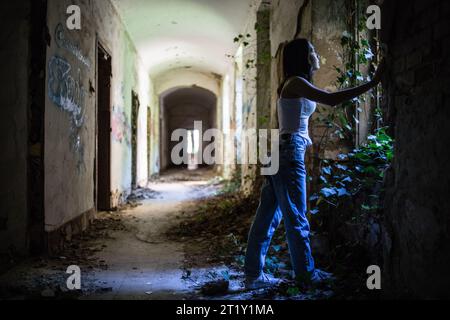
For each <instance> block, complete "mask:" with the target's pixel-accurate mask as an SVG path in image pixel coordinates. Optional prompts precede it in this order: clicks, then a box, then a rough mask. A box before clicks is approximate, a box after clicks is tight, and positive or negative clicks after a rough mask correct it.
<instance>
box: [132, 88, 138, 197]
mask: <svg viewBox="0 0 450 320" xmlns="http://www.w3.org/2000/svg"><path fill="white" fill-rule="evenodd" d="M131 98H132V101H131V187H132V188H133V189H135V188H136V187H137V140H138V118H139V106H140V103H139V96H138V94H137V93H136V92H134V91H133V92H132V93H131Z"/></svg>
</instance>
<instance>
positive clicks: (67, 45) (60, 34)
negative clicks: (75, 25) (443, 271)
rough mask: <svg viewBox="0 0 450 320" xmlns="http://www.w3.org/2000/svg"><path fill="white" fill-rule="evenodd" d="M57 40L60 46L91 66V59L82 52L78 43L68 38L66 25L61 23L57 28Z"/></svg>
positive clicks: (84, 63)
mask: <svg viewBox="0 0 450 320" xmlns="http://www.w3.org/2000/svg"><path fill="white" fill-rule="evenodd" d="M55 42H56V44H57V45H58V47H59V48H64V49H66V50H67V51H69V52H70V53H71V54H73V55H74V56H75V57H76V58H77V59H78V60H79V61H80V62H81V63H82V64H83V65H85V66H86V67H87V68H88V69H90V68H91V61H90V60H89V58H88V57H86V56H85V55H84V54H83V53H82V52H81V49H80V48H79V47H78V46H77V45H76V44H74V43H73V42H71V41H70V40H69V39H67V37H66V34H65V30H64V27H63V25H62V24H61V23H60V24H58V25H57V26H56V29H55Z"/></svg>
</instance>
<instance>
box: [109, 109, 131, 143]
mask: <svg viewBox="0 0 450 320" xmlns="http://www.w3.org/2000/svg"><path fill="white" fill-rule="evenodd" d="M114 109H116V108H114ZM117 109H119V108H117ZM111 130H112V132H111V135H112V138H113V140H114V141H116V142H118V143H125V144H126V145H127V146H129V147H131V125H130V120H129V119H128V116H127V114H126V113H125V111H113V114H112V121H111Z"/></svg>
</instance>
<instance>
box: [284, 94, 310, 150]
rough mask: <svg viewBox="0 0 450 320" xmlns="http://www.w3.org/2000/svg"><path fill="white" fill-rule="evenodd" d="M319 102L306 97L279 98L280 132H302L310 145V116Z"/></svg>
mask: <svg viewBox="0 0 450 320" xmlns="http://www.w3.org/2000/svg"><path fill="white" fill-rule="evenodd" d="M316 107H317V104H316V103H315V102H314V101H311V100H308V99H306V98H297V99H285V98H280V99H278V121H279V124H280V134H285V133H300V135H301V136H302V137H304V138H305V139H306V140H307V141H308V143H309V145H312V141H311V138H310V137H309V118H310V117H311V115H312V114H313V113H314V112H315V111H316Z"/></svg>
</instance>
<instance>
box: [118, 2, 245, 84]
mask: <svg viewBox="0 0 450 320" xmlns="http://www.w3.org/2000/svg"><path fill="white" fill-rule="evenodd" d="M112 1H113V3H114V5H115V6H116V8H117V10H118V12H119V14H120V15H121V16H122V19H123V20H124V23H125V25H126V28H127V30H128V32H129V33H130V35H131V38H132V39H133V41H134V43H135V45H136V48H137V50H138V51H139V54H140V56H141V57H142V59H143V60H144V63H145V64H146V66H147V67H148V71H149V73H150V75H151V76H152V77H158V76H160V75H162V74H164V73H165V72H167V71H169V70H172V69H176V68H186V69H190V70H193V71H198V72H212V73H216V74H224V73H225V71H226V68H227V66H228V65H229V63H230V62H231V61H230V58H229V57H227V54H228V55H234V54H235V51H236V50H237V47H236V44H235V43H234V41H233V39H234V38H235V37H236V36H237V35H238V34H240V33H241V32H242V30H243V29H244V27H245V23H246V20H247V19H248V14H249V11H250V8H251V3H252V0H112Z"/></svg>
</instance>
